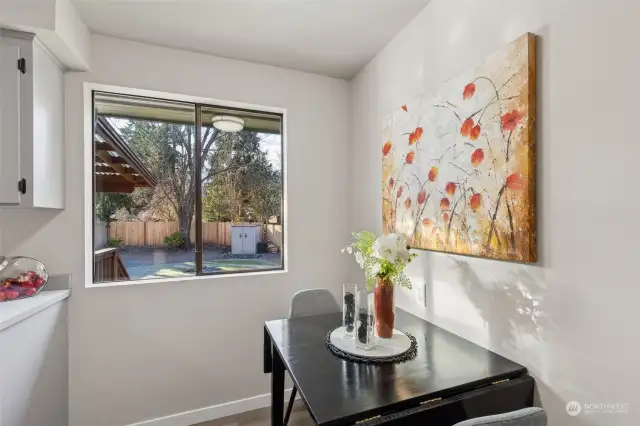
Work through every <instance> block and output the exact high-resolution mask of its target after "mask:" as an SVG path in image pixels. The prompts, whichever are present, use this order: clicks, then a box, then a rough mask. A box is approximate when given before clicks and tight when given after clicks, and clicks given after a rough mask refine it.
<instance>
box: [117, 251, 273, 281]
mask: <svg viewBox="0 0 640 426" xmlns="http://www.w3.org/2000/svg"><path fill="white" fill-rule="evenodd" d="M119 253H120V258H121V259H122V262H123V264H124V266H125V267H126V269H127V272H128V273H129V277H130V279H132V280H138V279H152V278H179V277H188V276H194V275H195V254H194V252H193V250H167V249H165V248H158V247H132V246H124V247H120V250H119ZM280 265H282V260H281V255H280V253H275V254H271V253H264V254H258V255H252V256H246V255H245V256H239V255H231V254H230V253H229V248H228V247H224V246H215V247H205V248H204V250H203V271H204V272H205V273H210V272H233V271H251V270H261V269H273V268H278V267H280Z"/></svg>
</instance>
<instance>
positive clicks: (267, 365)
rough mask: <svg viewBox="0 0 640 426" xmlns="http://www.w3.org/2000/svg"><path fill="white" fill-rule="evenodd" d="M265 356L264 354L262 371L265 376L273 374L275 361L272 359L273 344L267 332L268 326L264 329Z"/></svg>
mask: <svg viewBox="0 0 640 426" xmlns="http://www.w3.org/2000/svg"><path fill="white" fill-rule="evenodd" d="M263 339H264V340H263V354H262V359H263V363H262V371H263V372H264V374H268V373H271V364H273V360H272V359H271V348H272V346H273V343H271V336H270V335H269V332H268V331H267V326H265V327H264V338H263Z"/></svg>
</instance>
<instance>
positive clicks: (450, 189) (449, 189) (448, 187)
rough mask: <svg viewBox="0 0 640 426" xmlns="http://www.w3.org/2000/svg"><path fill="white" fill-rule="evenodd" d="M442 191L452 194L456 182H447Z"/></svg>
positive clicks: (454, 191)
mask: <svg viewBox="0 0 640 426" xmlns="http://www.w3.org/2000/svg"><path fill="white" fill-rule="evenodd" d="M444 191H445V192H446V193H447V194H449V195H450V196H453V194H455V193H456V184H455V182H449V183H448V184H447V185H446V186H445V187H444Z"/></svg>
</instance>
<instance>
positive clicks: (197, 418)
mask: <svg viewBox="0 0 640 426" xmlns="http://www.w3.org/2000/svg"><path fill="white" fill-rule="evenodd" d="M290 395H291V389H286V390H285V391H284V397H285V403H286V401H288V400H289V396H290ZM298 397H299V396H298ZM270 405H271V394H270V393H265V394H263V395H256V396H252V397H251V398H245V399H239V400H237V401H230V402H225V403H223V404H218V405H212V406H211V407H204V408H198V409H196V410H191V411H185V412H183V413H178V414H172V415H170V416H165V417H158V418H157V419H152V420H145V421H143V422H138V423H132V424H130V425H127V426H191V425H194V424H197V423H202V422H207V421H209V420H215V419H219V418H222V417H227V416H233V415H234V414H240V413H244V412H246V411H251V410H257V409H259V408H264V407H268V406H270Z"/></svg>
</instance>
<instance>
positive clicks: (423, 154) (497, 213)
mask: <svg viewBox="0 0 640 426" xmlns="http://www.w3.org/2000/svg"><path fill="white" fill-rule="evenodd" d="M534 123H535V36H534V35H532V34H526V35H524V36H522V37H520V38H519V39H518V40H516V41H514V42H513V43H511V44H509V45H508V46H506V47H505V48H504V49H502V50H500V51H498V52H496V53H494V54H492V55H490V56H489V57H487V58H486V59H485V60H484V61H483V62H482V63H480V64H479V65H477V66H476V67H474V68H473V69H471V70H469V71H467V72H465V73H463V74H461V75H459V76H458V77H456V78H454V79H451V80H449V81H447V82H446V83H444V84H443V85H442V86H441V87H440V89H439V90H438V91H437V92H436V93H435V94H433V95H429V96H426V97H422V98H418V99H416V100H414V101H413V102H410V103H407V104H406V105H401V106H398V108H397V110H395V111H393V113H392V114H391V115H390V116H389V117H388V118H387V120H386V122H385V124H384V126H383V141H382V206H383V213H382V214H383V228H384V231H385V233H390V232H396V233H402V234H405V235H406V236H407V238H408V240H409V243H410V245H411V246H412V247H415V248H421V249H429V250H438V251H444V252H450V253H459V254H467V255H474V256H482V257H489V258H494V259H503V260H513V261H520V262H535V261H536V255H537V253H536V200H535V162H536V160H535V125H534Z"/></svg>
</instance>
